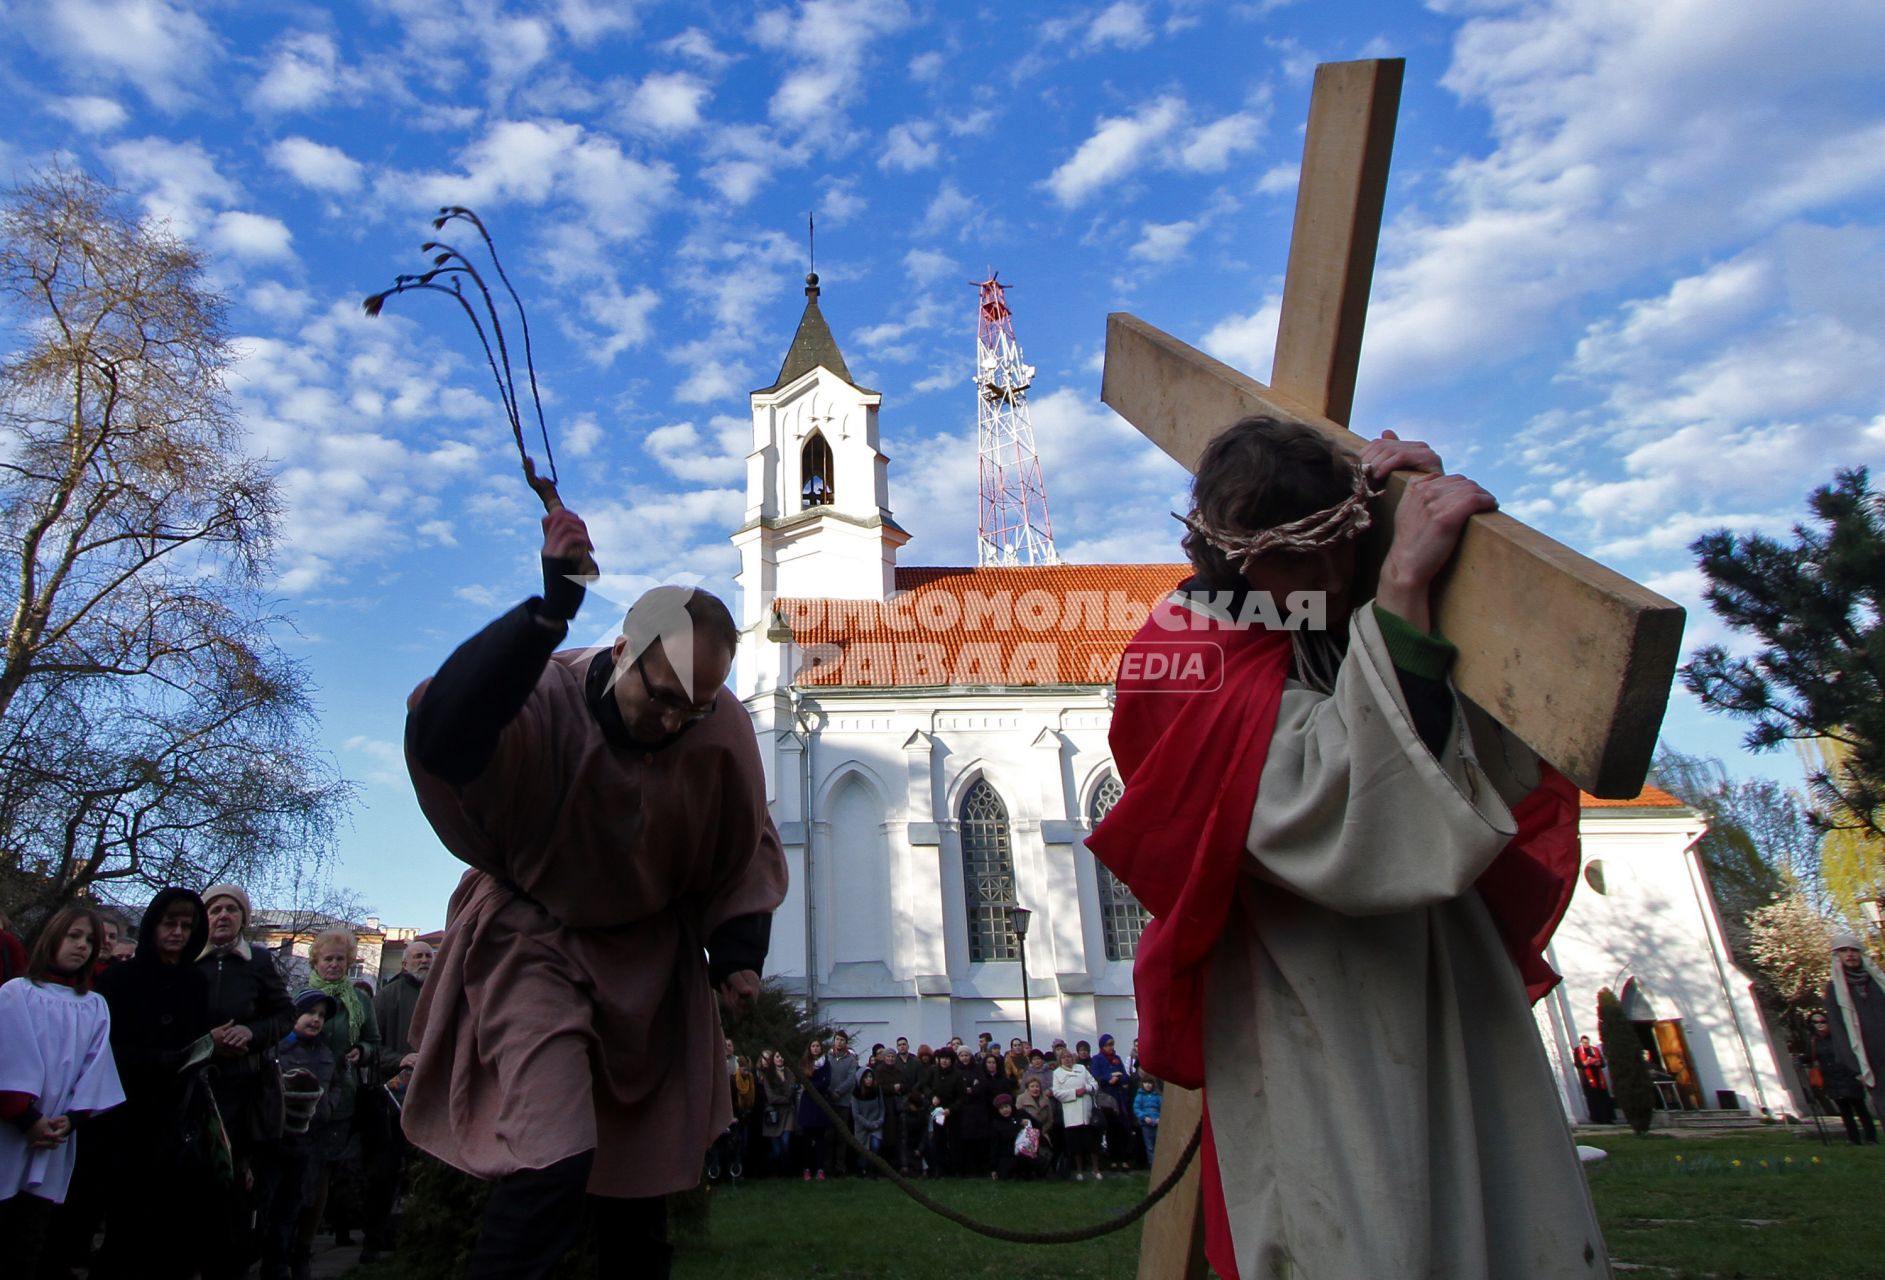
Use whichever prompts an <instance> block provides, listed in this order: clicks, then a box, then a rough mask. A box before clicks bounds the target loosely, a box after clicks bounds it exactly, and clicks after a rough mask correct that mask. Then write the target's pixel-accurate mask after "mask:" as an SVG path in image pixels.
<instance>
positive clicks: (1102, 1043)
mask: <svg viewBox="0 0 1885 1280" xmlns="http://www.w3.org/2000/svg"><path fill="white" fill-rule="evenodd" d="M1112 1042H1113V1038H1112V1037H1111V1036H1101V1037H1100V1048H1102V1049H1104V1048H1105V1047H1106V1046H1107V1045H1109V1044H1111V1043H1112Z"/></svg>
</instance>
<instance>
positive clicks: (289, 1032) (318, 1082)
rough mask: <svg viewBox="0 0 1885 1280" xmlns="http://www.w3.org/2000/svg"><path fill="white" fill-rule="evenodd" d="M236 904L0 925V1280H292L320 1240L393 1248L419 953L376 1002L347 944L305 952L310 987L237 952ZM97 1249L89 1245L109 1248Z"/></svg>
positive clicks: (376, 1251)
mask: <svg viewBox="0 0 1885 1280" xmlns="http://www.w3.org/2000/svg"><path fill="white" fill-rule="evenodd" d="M251 915H252V909H251V904H250V901H249V895H248V894H247V893H246V892H245V891H244V890H243V889H242V888H241V887H240V886H238V885H230V884H219V885H211V886H210V887H209V888H208V889H206V890H205V891H204V892H203V893H201V894H200V895H199V894H197V893H196V892H194V891H192V890H190V889H185V888H169V889H165V890H163V891H162V892H161V893H159V894H158V895H157V896H156V898H155V899H154V900H153V901H152V902H151V904H150V906H149V907H148V908H146V910H145V911H144V913H143V917H142V920H141V921H140V923H139V925H138V927H137V929H136V930H135V932H133V931H132V930H131V929H130V928H129V927H128V922H127V921H125V920H124V919H123V918H122V917H120V916H119V915H118V914H117V913H116V912H115V911H112V910H110V909H107V908H99V907H91V906H75V907H70V908H67V909H65V910H63V911H60V912H58V913H56V914H55V915H54V916H53V917H52V918H51V919H50V920H48V921H46V922H45V924H44V925H43V926H42V927H41V928H40V930H39V931H38V935H37V938H36V940H35V942H34V944H33V946H32V948H31V950H30V951H28V950H26V949H25V948H24V947H23V946H22V945H21V944H20V941H19V938H18V936H17V935H16V934H14V933H13V932H12V931H11V930H10V928H8V926H7V923H6V922H5V920H4V919H0V1246H4V1247H3V1248H0V1260H3V1261H4V1266H0V1271H3V1272H4V1274H6V1275H7V1276H8V1277H9V1278H10V1280H11V1278H12V1277H18V1278H19V1280H55V1278H56V1280H65V1277H68V1276H70V1275H71V1274H72V1273H73V1271H74V1270H75V1269H77V1268H87V1269H88V1275H89V1276H90V1277H92V1280H132V1278H135V1280H171V1278H173V1277H174V1278H176V1280H185V1278H188V1277H194V1276H200V1277H202V1280H234V1278H236V1277H241V1276H245V1275H250V1274H254V1270H255V1268H256V1266H257V1264H258V1263H259V1264H260V1268H261V1269H260V1274H261V1276H262V1277H263V1278H264V1280H299V1277H303V1276H306V1275H307V1274H308V1270H309V1264H310V1257H311V1253H312V1246H313V1242H314V1238H315V1235H316V1233H317V1231H319V1230H320V1229H321V1227H322V1224H323V1222H325V1223H326V1224H327V1225H328V1226H329V1227H331V1229H332V1230H333V1231H334V1233H335V1238H336V1240H337V1242H339V1243H341V1244H346V1243H349V1242H350V1241H351V1238H352V1233H353V1232H354V1231H355V1230H359V1231H361V1232H362V1233H363V1235H364V1239H363V1241H362V1244H363V1247H362V1253H361V1257H362V1260H363V1261H373V1260H374V1259H375V1258H376V1257H377V1256H379V1255H381V1254H383V1253H384V1252H385V1251H386V1250H388V1249H389V1248H390V1247H391V1245H392V1239H391V1221H392V1209H393V1203H394V1199H395V1197H396V1195H397V1190H398V1184H399V1176H400V1167H401V1164H402V1162H403V1160H404V1156H405V1143H404V1140H403V1138H402V1137H401V1136H400V1131H399V1107H400V1090H401V1089H402V1088H403V1085H404V1083H405V1079H406V1074H407V1073H408V1072H409V1069H410V1067H411V1062H412V1045H411V1043H410V1040H409V1030H410V1025H411V1021H412V1011H413V1006H414V1004H415V1002H416V992H417V990H418V987H419V985H420V984H421V983H423V981H424V979H425V976H426V973H427V971H428V969H429V967H430V963H431V959H432V950H431V948H430V947H428V946H426V945H425V944H424V943H422V942H420V943H414V944H412V945H411V946H409V947H408V949H407V952H406V955H405V968H404V970H403V972H402V973H401V974H399V975H397V976H396V977H394V978H393V979H392V980H390V981H388V982H387V983H386V984H385V988H384V989H383V990H381V991H380V992H378V994H377V996H376V995H375V993H374V991H373V989H372V983H371V982H370V981H367V980H365V979H362V978H360V977H358V976H356V975H355V974H354V973H353V970H354V968H355V967H356V966H355V959H356V941H355V938H354V936H353V934H352V933H350V932H349V931H347V930H346V929H339V928H336V929H329V930H327V931H325V932H323V933H321V934H320V935H319V936H318V937H316V938H315V939H314V941H313V944H312V947H311V954H310V957H309V961H310V966H311V967H310V970H309V971H308V973H307V976H306V979H305V986H303V987H302V988H301V989H299V990H295V991H291V990H290V988H289V986H288V983H287V980H286V979H285V978H284V973H283V969H284V967H285V966H282V965H280V964H278V961H279V960H281V959H282V957H280V956H278V955H276V954H275V953H272V952H269V951H267V950H265V949H263V948H261V947H259V946H255V945H253V944H251V943H250V941H249V940H248V938H247V931H248V929H249V926H250V922H251ZM101 1232H102V1243H100V1236H101Z"/></svg>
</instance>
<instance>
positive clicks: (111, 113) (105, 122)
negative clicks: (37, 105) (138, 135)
mask: <svg viewBox="0 0 1885 1280" xmlns="http://www.w3.org/2000/svg"><path fill="white" fill-rule="evenodd" d="M46 108H47V110H49V111H51V112H52V113H53V114H54V115H56V116H58V117H59V118H60V119H61V120H64V121H65V122H66V123H68V124H70V125H71V126H72V127H73V128H75V129H80V130H83V131H84V132H86V133H110V132H111V131H112V130H113V129H116V128H119V127H120V126H122V125H123V124H124V122H125V121H126V120H128V119H130V118H131V113H130V112H128V111H126V110H125V109H124V108H123V107H122V106H121V105H119V104H118V103H117V102H116V101H115V100H113V99H111V98H100V97H95V96H90V95H88V96H84V97H76V98H53V99H51V100H50V101H49V102H47V103H46Z"/></svg>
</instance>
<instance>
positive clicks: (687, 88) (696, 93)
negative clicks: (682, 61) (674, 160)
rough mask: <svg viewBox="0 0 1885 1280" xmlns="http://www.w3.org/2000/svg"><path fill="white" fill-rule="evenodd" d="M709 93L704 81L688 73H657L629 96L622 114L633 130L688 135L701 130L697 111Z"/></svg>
mask: <svg viewBox="0 0 1885 1280" xmlns="http://www.w3.org/2000/svg"><path fill="white" fill-rule="evenodd" d="M711 93H712V91H711V90H710V89H709V88H708V86H707V82H706V81H704V80H702V79H700V77H698V76H695V75H692V74H690V73H688V72H685V71H666V72H656V73H655V74H653V75H650V76H648V77H647V78H646V79H644V80H643V81H642V82H641V83H640V84H638V85H636V86H635V88H634V89H633V90H632V91H631V92H630V93H629V95H628V101H627V102H626V103H624V104H623V108H622V114H623V117H624V118H625V119H626V120H627V121H628V123H629V125H630V126H631V127H632V128H637V129H644V130H647V131H648V132H650V133H660V134H680V133H687V132H690V131H692V130H694V129H698V128H699V127H700V125H701V118H700V109H701V107H702V106H703V105H704V104H705V103H706V101H707V99H708V97H709V96H711Z"/></svg>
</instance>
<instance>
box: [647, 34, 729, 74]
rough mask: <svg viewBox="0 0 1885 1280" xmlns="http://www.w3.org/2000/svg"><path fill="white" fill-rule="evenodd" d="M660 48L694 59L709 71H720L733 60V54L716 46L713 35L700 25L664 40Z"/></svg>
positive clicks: (666, 51)
mask: <svg viewBox="0 0 1885 1280" xmlns="http://www.w3.org/2000/svg"><path fill="white" fill-rule="evenodd" d="M659 48H660V49H661V52H663V53H669V54H675V55H678V56H680V57H683V58H689V59H692V60H693V61H694V62H697V63H699V64H700V65H701V66H703V67H705V68H706V69H707V70H709V71H719V70H721V69H722V68H724V67H725V66H726V65H727V64H728V63H730V62H732V61H733V58H732V56H731V55H730V54H726V53H722V52H721V51H720V50H719V49H718V48H716V47H715V45H714V43H713V37H712V36H709V35H708V34H707V33H706V32H705V31H702V30H701V29H700V28H699V27H689V28H688V29H687V30H685V31H683V32H681V34H680V35H678V36H674V37H672V38H670V39H668V40H664V41H662V42H661V44H660V46H659Z"/></svg>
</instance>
